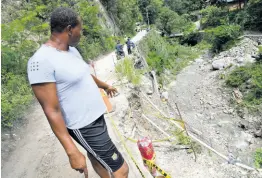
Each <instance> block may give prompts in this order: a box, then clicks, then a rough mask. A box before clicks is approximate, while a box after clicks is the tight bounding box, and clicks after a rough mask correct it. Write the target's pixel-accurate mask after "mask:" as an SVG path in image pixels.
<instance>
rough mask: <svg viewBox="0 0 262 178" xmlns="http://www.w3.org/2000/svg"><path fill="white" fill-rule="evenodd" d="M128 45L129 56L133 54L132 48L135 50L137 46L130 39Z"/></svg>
mask: <svg viewBox="0 0 262 178" xmlns="http://www.w3.org/2000/svg"><path fill="white" fill-rule="evenodd" d="M126 45H127V52H128V54H131V53H132V50H131V47H133V48H134V47H135V44H134V43H133V42H132V41H131V40H130V37H128V39H127V42H126Z"/></svg>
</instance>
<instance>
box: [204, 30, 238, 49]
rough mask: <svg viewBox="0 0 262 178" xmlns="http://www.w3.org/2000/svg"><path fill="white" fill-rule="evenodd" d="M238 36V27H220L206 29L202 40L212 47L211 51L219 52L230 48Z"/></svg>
mask: <svg viewBox="0 0 262 178" xmlns="http://www.w3.org/2000/svg"><path fill="white" fill-rule="evenodd" d="M240 34H241V31H240V26H238V25H220V26H218V27H215V28H211V29H207V30H206V35H205V37H204V39H206V41H209V43H210V44H211V45H212V47H211V49H212V51H214V52H220V51H223V50H226V49H228V48H230V47H232V46H233V45H234V44H235V43H236V41H237V38H238V36H239V35H240Z"/></svg>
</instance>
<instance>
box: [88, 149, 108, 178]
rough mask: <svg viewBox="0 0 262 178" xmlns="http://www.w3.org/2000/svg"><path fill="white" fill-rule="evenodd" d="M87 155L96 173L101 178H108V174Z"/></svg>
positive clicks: (95, 160)
mask: <svg viewBox="0 0 262 178" xmlns="http://www.w3.org/2000/svg"><path fill="white" fill-rule="evenodd" d="M87 154H88V158H89V159H90V161H91V163H92V166H93V168H94V170H95V171H96V173H97V174H98V175H99V176H100V177H101V178H110V175H109V172H108V171H107V170H106V169H105V168H104V167H103V166H102V165H101V164H100V163H99V162H98V161H97V159H95V158H94V157H93V156H92V155H91V154H89V153H87Z"/></svg>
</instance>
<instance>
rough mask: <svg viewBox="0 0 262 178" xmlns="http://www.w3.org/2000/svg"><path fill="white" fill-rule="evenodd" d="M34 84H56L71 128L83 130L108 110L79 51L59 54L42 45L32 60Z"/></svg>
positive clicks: (65, 119) (31, 75)
mask: <svg viewBox="0 0 262 178" xmlns="http://www.w3.org/2000/svg"><path fill="white" fill-rule="evenodd" d="M27 73H28V79H29V82H30V84H37V83H47V82H55V83H56V87H57V96H58V98H59V102H60V106H61V110H62V114H63V118H64V121H65V123H66V126H67V127H68V128H69V129H79V128H82V127H84V126H86V125H88V124H90V123H92V122H94V121H95V120H96V119H98V118H99V117H100V116H101V115H102V114H104V112H105V111H106V106H105V104H104V101H103V98H102V96H101V94H100V91H99V89H98V87H97V85H96V83H95V81H94V80H93V78H92V76H91V74H90V68H89V66H88V64H87V63H86V62H85V61H84V60H83V59H82V57H81V55H80V54H79V52H78V51H77V49H76V48H74V47H70V48H69V51H59V50H57V49H55V48H53V47H50V46H46V45H42V46H41V47H40V48H39V49H38V50H37V51H36V53H35V54H34V55H33V56H32V57H31V58H30V59H29V61H28V65H27Z"/></svg>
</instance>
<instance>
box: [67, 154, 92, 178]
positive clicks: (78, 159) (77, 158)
mask: <svg viewBox="0 0 262 178" xmlns="http://www.w3.org/2000/svg"><path fill="white" fill-rule="evenodd" d="M68 157H69V162H70V164H71V167H72V169H75V170H76V171H79V172H80V173H83V172H84V174H85V178H88V171H87V166H86V158H85V156H84V155H83V154H82V153H81V152H80V151H78V152H75V153H73V154H71V155H69V156H68Z"/></svg>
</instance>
